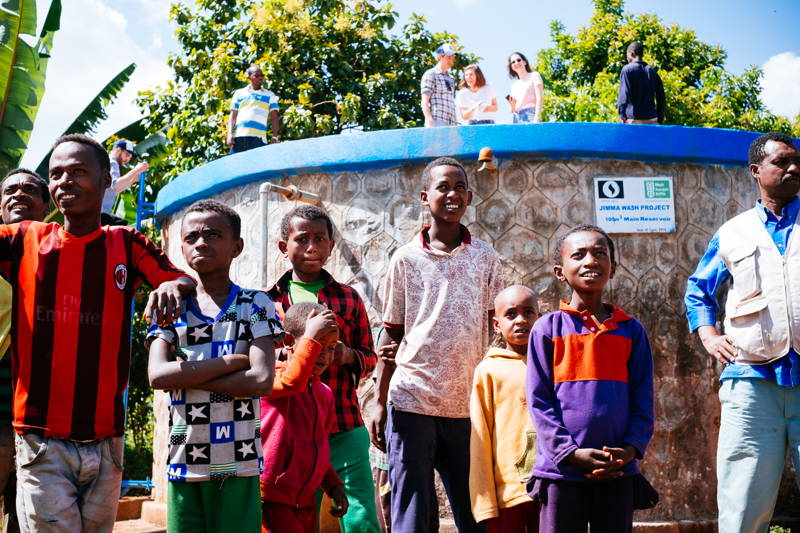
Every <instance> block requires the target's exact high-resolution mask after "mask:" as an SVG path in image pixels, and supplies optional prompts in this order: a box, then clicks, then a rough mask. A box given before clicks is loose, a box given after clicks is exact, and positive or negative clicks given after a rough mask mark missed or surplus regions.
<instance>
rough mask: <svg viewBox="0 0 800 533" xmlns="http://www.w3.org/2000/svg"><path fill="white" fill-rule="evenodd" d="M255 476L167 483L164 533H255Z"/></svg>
mask: <svg viewBox="0 0 800 533" xmlns="http://www.w3.org/2000/svg"><path fill="white" fill-rule="evenodd" d="M260 531H261V494H260V491H259V487H258V476H250V477H230V478H227V479H225V480H224V481H196V482H187V481H170V482H169V488H168V490H167V532H168V533H227V532H231V533H259V532H260Z"/></svg>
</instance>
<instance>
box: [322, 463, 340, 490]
mask: <svg viewBox="0 0 800 533" xmlns="http://www.w3.org/2000/svg"><path fill="white" fill-rule="evenodd" d="M320 485H321V486H322V490H324V491H325V494H327V495H328V496H330V494H331V491H332V490H333V488H334V487H336V486H338V485H344V483H342V480H341V479H339V475H338V474H337V473H336V470H334V469H333V467H332V466H330V465H328V471H327V472H325V476H324V477H323V478H322V483H320Z"/></svg>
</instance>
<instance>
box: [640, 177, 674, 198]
mask: <svg viewBox="0 0 800 533" xmlns="http://www.w3.org/2000/svg"><path fill="white" fill-rule="evenodd" d="M669 185H670V183H669V180H647V181H645V182H644V197H645V198H669V197H670V190H669V189H670V187H669Z"/></svg>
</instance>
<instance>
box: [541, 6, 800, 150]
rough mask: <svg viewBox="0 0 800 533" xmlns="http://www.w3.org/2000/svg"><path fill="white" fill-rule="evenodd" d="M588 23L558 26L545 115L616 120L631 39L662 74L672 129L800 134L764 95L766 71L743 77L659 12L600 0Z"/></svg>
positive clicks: (545, 73) (547, 60) (550, 51)
mask: <svg viewBox="0 0 800 533" xmlns="http://www.w3.org/2000/svg"><path fill="white" fill-rule="evenodd" d="M594 6H595V9H594V14H593V15H592V18H591V20H590V22H589V25H588V26H585V27H583V28H581V29H580V30H578V32H577V34H575V35H569V34H568V33H567V32H566V30H565V28H564V25H563V24H561V23H560V22H558V21H554V22H552V23H551V25H550V35H551V38H552V41H553V44H554V46H553V47H551V48H547V49H545V50H542V51H541V52H540V53H539V56H538V61H537V70H539V72H540V73H541V74H542V77H543V78H544V80H545V91H546V94H545V101H544V115H545V116H546V117H547V118H546V119H549V120H555V121H588V122H614V121H617V120H618V114H617V105H616V104H617V90H618V87H619V72H620V70H621V69H622V67H623V65H625V62H626V58H625V52H626V49H627V46H628V44H630V43H631V42H632V41H641V42H642V43H644V45H645V57H644V60H645V61H646V62H647V63H649V64H651V65H652V66H653V67H655V68H656V69H658V72H659V75H660V76H661V79H662V81H663V82H664V91H665V92H666V99H667V113H666V119H665V121H666V123H667V124H681V125H684V126H704V127H711V128H734V129H745V130H752V131H783V132H786V133H794V135H800V120H798V118H800V117H797V118H795V120H794V123H792V122H791V121H789V120H787V119H785V118H783V117H780V116H776V115H775V114H773V113H771V112H770V111H769V110H767V108H766V107H765V106H764V104H763V102H762V101H761V98H760V93H761V77H762V73H761V70H760V69H759V68H757V67H755V66H751V67H749V68H748V69H747V70H745V71H744V72H743V73H742V74H741V75H739V76H737V75H734V74H732V73H730V72H728V71H726V70H725V68H724V65H725V59H726V58H727V53H726V52H725V50H723V49H722V47H721V46H718V45H716V46H715V45H710V44H708V43H705V42H703V41H701V40H699V39H698V38H697V35H696V34H695V32H694V31H692V30H688V29H684V28H681V27H680V26H678V25H677V24H670V25H668V26H667V25H664V24H663V23H662V22H661V20H660V19H659V18H658V17H657V16H655V15H653V14H642V15H632V14H627V13H625V11H624V3H623V0H594Z"/></svg>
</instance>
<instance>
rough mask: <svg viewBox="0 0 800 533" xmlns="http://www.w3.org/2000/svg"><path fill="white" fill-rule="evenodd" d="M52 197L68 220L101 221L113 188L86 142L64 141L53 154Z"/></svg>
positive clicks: (108, 176)
mask: <svg viewBox="0 0 800 533" xmlns="http://www.w3.org/2000/svg"><path fill="white" fill-rule="evenodd" d="M49 176H50V182H49V188H50V197H51V198H53V202H54V203H55V204H56V207H57V208H58V210H59V211H61V212H62V213H64V217H66V218H67V219H69V218H71V217H81V216H93V215H94V214H95V213H97V218H98V221H99V219H100V206H101V204H102V203H103V194H104V193H105V190H106V188H107V187H109V186H110V185H111V175H110V174H109V173H108V171H104V170H103V167H102V166H101V165H100V162H99V161H98V160H97V155H96V154H95V153H94V151H93V149H92V148H91V147H89V146H87V145H85V144H83V143H78V142H71V141H70V142H64V143H61V144H59V145H58V146H56V147H55V149H54V150H53V153H52V154H51V155H50V170H49Z"/></svg>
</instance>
